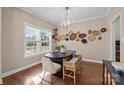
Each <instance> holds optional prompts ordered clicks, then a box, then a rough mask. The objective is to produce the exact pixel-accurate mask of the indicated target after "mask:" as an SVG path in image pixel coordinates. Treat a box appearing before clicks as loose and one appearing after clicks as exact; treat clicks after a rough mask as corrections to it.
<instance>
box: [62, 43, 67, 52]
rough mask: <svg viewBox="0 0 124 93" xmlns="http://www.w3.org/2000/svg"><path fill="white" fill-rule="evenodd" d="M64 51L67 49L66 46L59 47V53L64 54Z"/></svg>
mask: <svg viewBox="0 0 124 93" xmlns="http://www.w3.org/2000/svg"><path fill="white" fill-rule="evenodd" d="M66 49H67V47H66V45H61V52H63V53H65V52H66Z"/></svg>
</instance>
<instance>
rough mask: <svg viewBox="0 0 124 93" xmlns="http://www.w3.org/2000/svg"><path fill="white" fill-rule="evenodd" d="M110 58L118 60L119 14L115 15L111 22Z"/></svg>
mask: <svg viewBox="0 0 124 93" xmlns="http://www.w3.org/2000/svg"><path fill="white" fill-rule="evenodd" d="M110 35H111V37H110V38H111V39H110V40H111V42H110V44H111V45H110V49H111V60H113V61H116V62H120V14H119V15H117V16H115V17H114V18H113V20H112V22H111V32H110Z"/></svg>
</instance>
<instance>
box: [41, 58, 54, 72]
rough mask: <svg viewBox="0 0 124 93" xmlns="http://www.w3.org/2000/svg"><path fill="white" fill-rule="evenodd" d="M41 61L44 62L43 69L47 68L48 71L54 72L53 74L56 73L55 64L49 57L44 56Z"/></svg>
mask: <svg viewBox="0 0 124 93" xmlns="http://www.w3.org/2000/svg"><path fill="white" fill-rule="evenodd" d="M41 62H42V66H43V70H45V71H46V72H49V73H52V74H53V73H56V69H55V66H54V65H53V63H52V62H51V61H50V59H49V58H45V57H43V58H41Z"/></svg>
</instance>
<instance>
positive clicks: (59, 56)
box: [45, 50, 76, 77]
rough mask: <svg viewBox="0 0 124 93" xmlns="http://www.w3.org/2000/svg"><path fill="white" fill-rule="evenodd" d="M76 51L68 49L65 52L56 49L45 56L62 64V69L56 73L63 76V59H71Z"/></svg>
mask: <svg viewBox="0 0 124 93" xmlns="http://www.w3.org/2000/svg"><path fill="white" fill-rule="evenodd" d="M75 53H76V51H75V50H66V51H65V52H61V51H54V52H48V53H46V54H45V57H46V58H49V59H50V60H51V61H52V62H54V63H58V64H60V65H61V70H60V72H59V73H57V74H56V75H58V76H59V77H63V59H65V58H66V60H70V59H72V58H73V56H74V54H75Z"/></svg>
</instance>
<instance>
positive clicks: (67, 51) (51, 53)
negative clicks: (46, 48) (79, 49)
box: [45, 50, 76, 58]
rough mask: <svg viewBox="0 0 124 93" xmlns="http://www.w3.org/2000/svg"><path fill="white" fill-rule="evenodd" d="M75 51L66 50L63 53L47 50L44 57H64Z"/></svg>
mask: <svg viewBox="0 0 124 93" xmlns="http://www.w3.org/2000/svg"><path fill="white" fill-rule="evenodd" d="M75 53H76V51H74V50H66V52H65V53H62V52H59V51H57V52H49V53H46V54H45V57H47V58H66V57H69V56H70V55H73V54H75Z"/></svg>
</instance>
